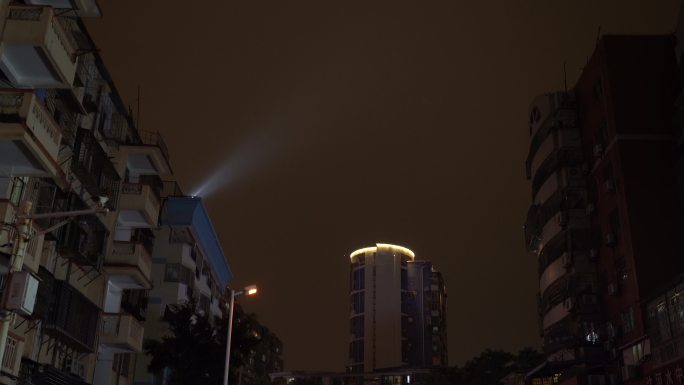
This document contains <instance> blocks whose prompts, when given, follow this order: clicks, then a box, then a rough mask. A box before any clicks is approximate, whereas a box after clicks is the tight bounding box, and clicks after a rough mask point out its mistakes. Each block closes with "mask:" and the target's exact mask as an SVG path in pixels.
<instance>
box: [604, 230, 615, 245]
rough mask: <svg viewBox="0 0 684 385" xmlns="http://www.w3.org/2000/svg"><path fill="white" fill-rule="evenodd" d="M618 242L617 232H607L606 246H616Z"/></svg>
mask: <svg viewBox="0 0 684 385" xmlns="http://www.w3.org/2000/svg"><path fill="white" fill-rule="evenodd" d="M616 243H617V237H616V236H615V233H608V234H606V246H615V244H616Z"/></svg>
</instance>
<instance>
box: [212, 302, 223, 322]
mask: <svg viewBox="0 0 684 385" xmlns="http://www.w3.org/2000/svg"><path fill="white" fill-rule="evenodd" d="M209 314H211V315H212V316H213V317H218V318H223V311H222V310H221V305H220V304H219V299H218V298H213V299H212V300H211V306H210V307H209Z"/></svg>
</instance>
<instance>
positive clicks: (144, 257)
mask: <svg viewBox="0 0 684 385" xmlns="http://www.w3.org/2000/svg"><path fill="white" fill-rule="evenodd" d="M105 270H106V271H107V275H108V277H109V280H110V281H111V282H112V283H114V284H115V285H116V286H118V287H119V288H121V289H151V288H152V282H151V277H152V256H151V253H150V248H148V247H146V246H145V244H144V243H142V242H120V241H114V242H113V244H112V251H111V253H109V255H107V256H106V257H105Z"/></svg>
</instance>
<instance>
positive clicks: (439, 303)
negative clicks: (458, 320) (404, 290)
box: [407, 261, 448, 368]
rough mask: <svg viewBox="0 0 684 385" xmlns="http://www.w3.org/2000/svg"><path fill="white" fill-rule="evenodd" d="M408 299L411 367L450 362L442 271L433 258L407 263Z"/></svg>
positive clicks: (444, 365) (441, 366)
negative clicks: (435, 264)
mask: <svg viewBox="0 0 684 385" xmlns="http://www.w3.org/2000/svg"><path fill="white" fill-rule="evenodd" d="M407 273H408V292H409V295H410V299H411V300H410V302H409V310H408V314H409V324H411V325H412V327H410V328H409V338H408V339H409V347H408V349H409V357H408V359H409V367H411V368H444V367H447V366H448V348H447V327H446V314H447V313H446V310H447V308H446V305H447V301H446V298H447V293H446V286H445V284H444V278H443V277H442V273H440V272H439V271H437V270H435V268H434V266H433V265H432V262H428V261H411V262H409V263H408V264H407Z"/></svg>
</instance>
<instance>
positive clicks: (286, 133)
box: [89, 0, 679, 370]
mask: <svg viewBox="0 0 684 385" xmlns="http://www.w3.org/2000/svg"><path fill="white" fill-rule="evenodd" d="M101 5H102V8H103V11H104V18H103V19H101V20H94V21H93V22H90V23H89V25H90V27H91V28H90V30H91V33H92V35H93V37H94V39H95V41H96V43H97V44H98V46H99V48H100V49H101V52H102V56H103V57H104V59H105V61H106V63H107V65H108V67H109V69H110V72H111V73H112V75H113V77H114V80H115V82H116V83H117V86H118V88H119V89H120V91H121V93H122V95H123V97H124V99H125V100H126V102H127V103H129V104H131V105H132V106H133V107H135V98H136V88H137V85H138V84H139V85H141V87H142V98H141V99H142V100H141V105H142V108H141V124H140V126H141V128H142V129H145V130H158V131H159V132H161V133H162V135H164V137H165V138H166V141H167V144H168V146H169V148H170V151H171V158H172V159H171V161H172V163H173V167H174V170H175V172H176V174H177V176H178V179H179V181H180V183H181V185H182V186H183V188H184V190H185V192H186V193H191V192H193V190H194V189H196V188H199V186H200V185H202V184H203V183H204V181H206V180H209V179H210V177H211V175H212V174H214V173H219V177H218V178H216V179H214V181H218V182H225V184H223V185H222V186H215V187H216V188H214V189H213V190H212V189H210V190H205V191H207V194H208V195H206V198H205V199H206V202H207V205H208V207H209V210H210V213H211V217H212V219H213V222H214V225H215V227H216V230H217V232H218V233H219V236H220V238H221V241H222V244H223V247H224V250H225V252H226V254H227V255H228V257H229V260H230V264H231V266H232V268H233V272H234V273H235V279H234V281H233V282H234V284H235V285H237V286H240V285H247V284H251V283H257V284H259V285H260V287H261V293H260V296H259V297H258V298H253V299H252V298H249V299H247V298H243V299H241V301H242V302H243V304H244V306H245V307H246V308H247V309H248V310H249V311H253V312H256V313H257V314H258V318H259V319H260V321H261V322H262V323H264V324H265V325H267V326H268V327H269V328H271V329H272V330H273V331H275V332H276V333H277V334H278V336H280V337H281V339H282V340H283V341H284V343H285V365H286V368H287V369H319V370H343V368H344V366H345V364H346V362H347V340H348V334H349V333H348V315H349V311H348V308H349V304H348V268H349V266H348V254H349V253H350V252H351V251H353V250H354V249H356V248H359V247H362V246H370V245H372V244H374V243H375V242H388V243H397V244H401V245H404V246H407V247H409V248H411V249H413V250H414V251H415V252H416V254H417V257H418V258H424V259H429V260H431V261H433V262H434V263H435V265H436V266H437V267H438V268H439V269H440V270H441V271H442V272H443V273H444V276H445V279H446V283H447V287H448V291H449V319H448V327H449V330H448V333H449V353H450V363H451V364H461V363H463V362H464V361H465V360H467V359H468V358H470V357H472V356H473V355H475V354H477V353H479V352H480V351H482V350H483V349H485V348H500V349H505V350H517V349H519V348H521V347H523V346H526V345H533V346H538V345H539V344H540V340H539V338H538V337H537V334H538V333H537V319H536V299H535V293H536V290H537V288H536V283H537V280H536V274H537V273H536V264H535V262H536V261H535V260H534V258H532V257H531V256H528V255H526V254H525V252H524V248H523V241H522V229H521V225H522V223H523V220H524V216H525V213H526V211H527V207H528V204H529V200H530V193H529V191H530V189H529V184H528V182H527V181H526V180H525V176H524V169H523V163H524V158H525V156H526V153H527V138H526V130H527V128H526V121H527V113H528V106H529V104H530V102H531V100H532V98H533V97H534V96H535V95H537V94H539V93H542V92H546V91H549V90H554V89H560V88H562V87H563V62H567V69H568V82H569V84H570V85H572V84H574V81H575V79H576V78H577V76H578V74H579V72H580V71H581V69H582V66H583V65H584V63H585V62H586V60H587V57H588V56H589V55H590V54H591V52H592V49H593V47H594V45H595V42H596V37H597V31H598V27H599V26H601V31H602V32H603V33H630V34H639V33H649V34H650V33H671V32H672V31H673V30H674V25H675V20H676V14H677V11H678V8H679V0H662V1H656V0H648V1H646V0H641V1H636V0H601V1H597V0H554V1H548V0H520V1H517V0H516V1H511V0H490V1H475V0H470V1H465V0H452V1H437V0H435V1H428V0H421V1H418V0H414V1H391V2H381V1H368V0H366V1H358V2H357V1H348V0H347V1H336V2H333V1H321V0H316V1H210V2H188V1H177V0H166V1H153V0H145V1H140V0H135V1H134V0H101ZM217 184H220V183H217Z"/></svg>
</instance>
